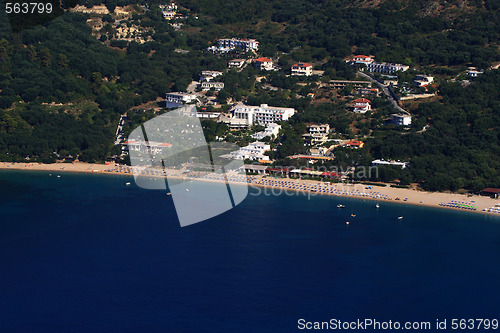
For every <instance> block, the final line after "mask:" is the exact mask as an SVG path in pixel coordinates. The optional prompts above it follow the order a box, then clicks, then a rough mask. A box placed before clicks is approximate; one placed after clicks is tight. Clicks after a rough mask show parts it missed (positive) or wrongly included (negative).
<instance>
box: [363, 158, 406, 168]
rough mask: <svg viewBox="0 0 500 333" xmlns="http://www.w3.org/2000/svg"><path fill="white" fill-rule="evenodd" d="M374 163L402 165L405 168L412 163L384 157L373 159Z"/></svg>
mask: <svg viewBox="0 0 500 333" xmlns="http://www.w3.org/2000/svg"><path fill="white" fill-rule="evenodd" d="M372 165H373V166H379V165H395V166H399V167H401V169H404V168H406V167H408V166H409V165H410V163H409V162H401V161H394V160H390V161H385V160H383V159H380V160H373V161H372Z"/></svg>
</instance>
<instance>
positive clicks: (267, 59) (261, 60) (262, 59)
mask: <svg viewBox="0 0 500 333" xmlns="http://www.w3.org/2000/svg"><path fill="white" fill-rule="evenodd" d="M254 61H255V62H270V61H272V60H271V59H269V58H264V57H262V58H257V59H255V60H254Z"/></svg>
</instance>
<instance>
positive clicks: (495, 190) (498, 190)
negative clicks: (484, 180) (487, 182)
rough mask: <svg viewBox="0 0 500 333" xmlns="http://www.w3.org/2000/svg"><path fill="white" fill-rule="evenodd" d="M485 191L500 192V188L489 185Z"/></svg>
mask: <svg viewBox="0 0 500 333" xmlns="http://www.w3.org/2000/svg"><path fill="white" fill-rule="evenodd" d="M483 192H488V193H500V188H492V187H488V188H485V189H484V190H483Z"/></svg>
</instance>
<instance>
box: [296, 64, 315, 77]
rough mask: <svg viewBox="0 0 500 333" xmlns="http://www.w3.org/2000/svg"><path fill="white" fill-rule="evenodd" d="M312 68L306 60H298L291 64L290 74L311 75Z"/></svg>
mask: <svg viewBox="0 0 500 333" xmlns="http://www.w3.org/2000/svg"><path fill="white" fill-rule="evenodd" d="M312 68H313V67H312V65H311V64H308V63H307V62H298V63H296V64H295V65H292V75H302V76H311V75H312Z"/></svg>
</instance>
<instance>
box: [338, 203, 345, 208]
mask: <svg viewBox="0 0 500 333" xmlns="http://www.w3.org/2000/svg"><path fill="white" fill-rule="evenodd" d="M337 208H345V206H344V205H342V204H338V205H337Z"/></svg>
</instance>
